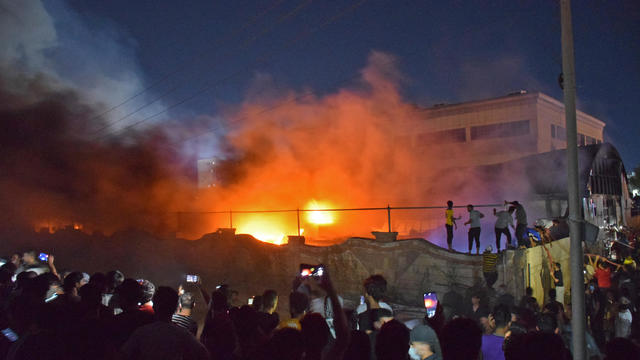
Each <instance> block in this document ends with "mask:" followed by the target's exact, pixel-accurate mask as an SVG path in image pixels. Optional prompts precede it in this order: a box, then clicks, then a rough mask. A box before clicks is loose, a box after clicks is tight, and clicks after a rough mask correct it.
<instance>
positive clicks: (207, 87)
mask: <svg viewBox="0 0 640 360" xmlns="http://www.w3.org/2000/svg"><path fill="white" fill-rule="evenodd" d="M366 1H367V0H360V1H358V2H356V3H354V4H353V5H351V6H349V7H347V8H345V9H343V10H341V11H339V12H338V13H336V14H335V15H333V16H331V17H330V18H328V19H326V20H325V21H324V22H322V23H321V24H320V25H319V26H318V27H316V28H315V29H313V30H310V31H306V32H303V33H301V34H299V35H298V36H296V37H295V38H293V39H292V40H291V41H289V42H288V43H287V44H286V45H285V46H284V47H282V48H281V49H279V50H277V51H272V52H270V53H265V54H263V55H261V56H259V57H258V58H256V60H255V61H254V62H253V63H252V64H250V65H248V66H246V67H244V68H242V69H240V70H238V71H236V72H233V73H231V74H230V75H228V76H226V77H224V78H222V79H220V80H219V81H216V82H214V83H209V84H206V85H204V86H202V87H201V88H200V89H198V90H197V91H196V92H194V93H193V94H191V95H189V96H187V97H185V98H183V99H182V100H179V101H178V102H176V103H174V104H171V105H169V106H168V107H166V108H165V109H163V110H161V111H159V112H157V113H155V114H153V115H150V116H148V117H146V118H144V119H141V120H139V121H137V122H135V123H133V124H130V125H128V126H126V127H124V128H123V129H121V130H118V131H115V132H113V133H109V134H106V135H103V136H100V137H98V139H103V138H106V137H108V136H109V135H115V134H117V133H121V132H123V131H126V130H129V129H131V128H133V127H136V126H138V125H140V124H143V123H145V122H147V121H148V120H150V119H152V118H154V117H156V116H158V115H160V114H163V113H166V112H167V111H169V110H171V109H173V108H175V107H177V106H180V105H182V104H184V103H186V102H188V101H190V100H192V99H194V98H196V97H198V96H200V95H202V94H204V93H206V92H207V91H209V90H211V89H212V88H214V87H215V86H217V85H219V84H220V83H222V82H224V81H227V80H229V79H232V78H234V77H236V76H238V75H240V74H242V73H245V72H246V71H248V70H250V69H251V67H252V66H255V65H257V64H262V63H267V62H268V61H269V60H271V58H272V57H273V56H274V55H276V54H277V53H279V52H282V51H286V50H287V49H289V48H291V47H292V46H293V45H295V44H297V43H298V42H299V41H301V40H302V39H304V38H306V37H307V36H309V35H311V34H312V33H315V32H317V31H319V30H321V29H323V28H324V27H325V26H327V25H329V24H331V23H333V22H335V21H336V20H338V19H340V18H341V17H343V16H345V15H346V14H348V13H349V12H351V11H353V10H355V9H357V8H359V7H360V6H362V5H363V4H364V3H365V2H366Z"/></svg>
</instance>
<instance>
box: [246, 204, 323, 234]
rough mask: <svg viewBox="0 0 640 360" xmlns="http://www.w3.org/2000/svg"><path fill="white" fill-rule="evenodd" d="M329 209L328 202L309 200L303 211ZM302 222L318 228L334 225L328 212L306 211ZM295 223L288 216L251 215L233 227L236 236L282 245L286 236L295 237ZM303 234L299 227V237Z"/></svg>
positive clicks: (293, 218)
mask: <svg viewBox="0 0 640 360" xmlns="http://www.w3.org/2000/svg"><path fill="white" fill-rule="evenodd" d="M329 208H331V205H330V204H329V203H328V202H318V201H316V200H310V201H309V202H308V203H307V204H306V206H305V208H304V209H305V210H322V209H329ZM301 220H302V219H301ZM304 220H305V221H306V223H307V224H309V225H313V226H320V225H330V224H334V223H335V222H336V217H335V215H334V214H333V213H332V212H330V211H308V212H306V215H305V218H304ZM296 222H297V221H296V217H295V216H290V214H288V215H283V216H266V215H264V214H252V215H247V216H243V217H242V218H241V219H239V220H238V221H237V222H236V224H235V225H236V232H237V233H238V234H250V235H251V236H253V237H254V238H256V239H258V240H260V241H264V242H268V243H272V244H276V245H283V244H286V243H287V242H288V238H287V236H288V235H297V232H298V230H297V224H296ZM301 225H302V224H301ZM303 234H304V229H303V228H302V227H301V228H300V235H303Z"/></svg>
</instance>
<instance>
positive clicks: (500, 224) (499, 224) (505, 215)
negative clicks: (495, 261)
mask: <svg viewBox="0 0 640 360" xmlns="http://www.w3.org/2000/svg"><path fill="white" fill-rule="evenodd" d="M514 210H515V208H514V207H513V206H509V211H505V210H502V211H496V209H495V208H494V209H493V215H495V217H496V218H497V219H496V226H495V231H496V252H497V253H499V252H500V238H501V237H502V234H504V235H505V236H506V237H507V242H506V243H505V246H504V247H505V249H506V248H508V247H509V245H511V231H510V230H509V226H511V227H512V228H513V227H514V226H513V211H514Z"/></svg>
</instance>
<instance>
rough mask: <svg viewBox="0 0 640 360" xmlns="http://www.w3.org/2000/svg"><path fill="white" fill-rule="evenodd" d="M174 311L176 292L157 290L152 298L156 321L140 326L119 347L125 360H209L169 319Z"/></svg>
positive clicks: (190, 338)
mask: <svg viewBox="0 0 640 360" xmlns="http://www.w3.org/2000/svg"><path fill="white" fill-rule="evenodd" d="M177 307H178V292H177V291H175V290H174V289H172V288H169V287H164V286H161V287H160V288H158V291H157V292H156V293H155V295H154V297H153V310H154V313H155V316H156V321H155V322H153V323H151V324H148V325H145V326H142V327H140V328H139V329H137V330H136V331H134V333H133V334H132V335H131V337H130V338H129V340H127V342H126V343H125V344H124V346H123V347H122V352H123V354H124V356H125V358H126V359H156V360H158V359H183V360H188V359H202V360H204V359H209V354H208V353H207V350H206V349H205V347H204V346H202V344H200V343H199V342H198V341H197V340H196V339H195V338H194V337H193V335H191V334H190V333H189V332H188V331H187V330H185V329H182V328H180V327H178V326H175V325H174V324H173V323H172V322H171V317H172V315H173V314H174V313H175V311H176V308H177Z"/></svg>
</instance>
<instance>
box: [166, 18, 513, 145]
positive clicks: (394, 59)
mask: <svg viewBox="0 0 640 360" xmlns="http://www.w3.org/2000/svg"><path fill="white" fill-rule="evenodd" d="M514 21H515V20H514V19H512V20H511V24H512V25H513V23H514ZM498 22H504V20H503V19H498V20H495V21H494V22H491V23H490V24H493V23H498ZM473 30H474V29H472V28H468V29H467V30H466V31H464V33H466V32H470V31H473ZM420 50H422V49H421V48H417V47H416V48H415V49H414V50H413V51H411V52H409V53H406V54H404V57H403V59H406V58H407V57H411V56H413V55H415V54H417V53H418V51H420ZM399 60H400V58H392V59H391V60H389V61H387V62H385V63H383V64H382V65H383V66H386V65H391V64H393V63H395V62H397V61H399ZM359 76H360V73H359V72H356V73H355V74H352V75H351V76H348V77H346V78H342V79H341V80H338V81H336V82H333V83H331V84H330V86H327V88H329V87H337V86H340V85H342V84H344V83H348V82H350V81H352V80H354V79H356V78H358V77H359ZM314 94H315V92H314V91H313V90H307V91H305V92H303V93H302V94H300V95H298V96H294V97H292V98H290V99H288V100H284V101H280V102H278V103H277V104H276V105H273V106H270V107H267V108H265V109H263V110H260V111H258V112H256V113H253V114H252V115H254V116H255V115H260V114H264V113H267V112H270V111H274V110H276V109H278V108H280V107H283V106H285V105H287V104H289V103H293V102H297V101H300V100H302V99H304V98H306V97H308V96H312V95H314ZM247 118H248V116H242V117H238V118H234V119H233V120H232V121H230V122H229V123H235V122H239V121H242V120H245V119H247ZM221 127H222V125H215V126H213V127H210V128H209V129H206V130H204V131H202V132H199V133H198V134H195V135H192V136H188V137H186V138H183V139H180V140H177V141H174V142H172V143H170V144H169V145H173V146H175V145H178V144H180V143H183V142H185V141H189V140H193V139H196V138H198V137H201V136H204V135H206V134H209V133H211V132H214V131H216V130H218V129H220V128H221Z"/></svg>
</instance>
